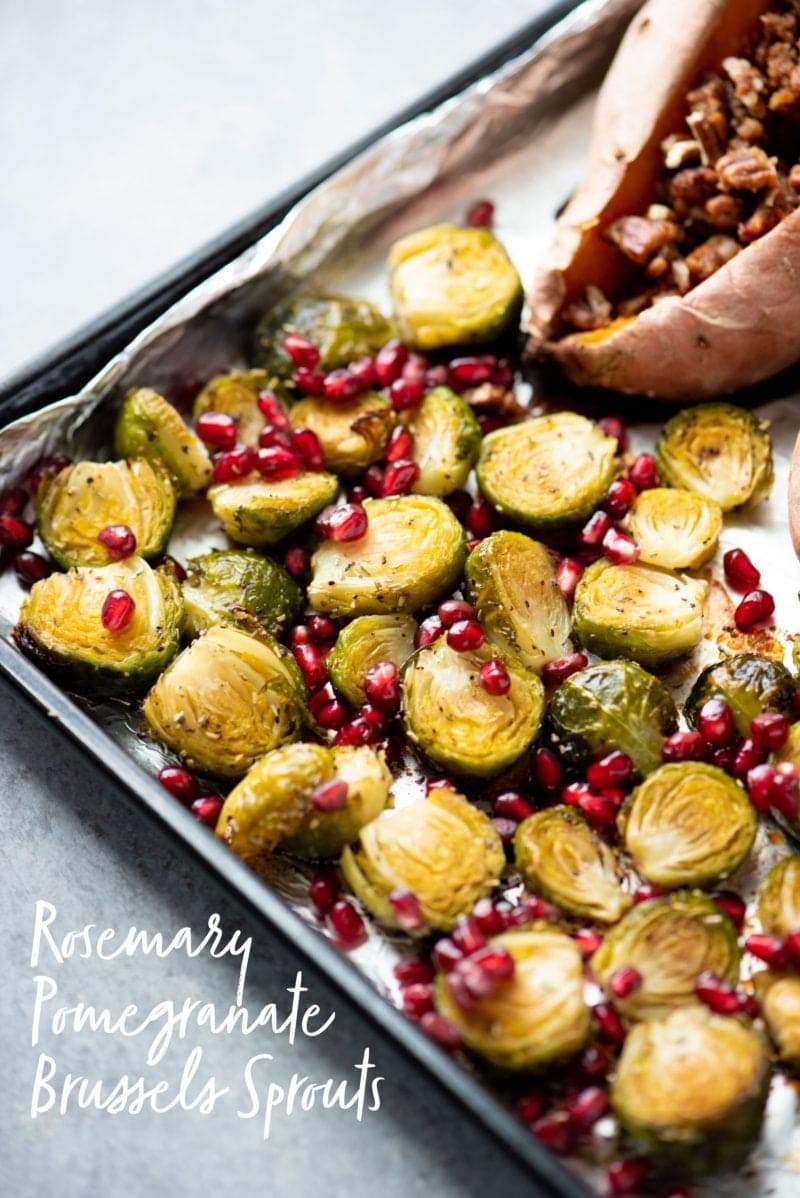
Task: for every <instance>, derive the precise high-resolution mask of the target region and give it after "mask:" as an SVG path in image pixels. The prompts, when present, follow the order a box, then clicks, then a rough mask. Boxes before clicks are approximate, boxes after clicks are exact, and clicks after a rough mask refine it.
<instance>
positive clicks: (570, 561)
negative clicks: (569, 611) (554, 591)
mask: <svg viewBox="0 0 800 1198" xmlns="http://www.w3.org/2000/svg"><path fill="white" fill-rule="evenodd" d="M582 574H583V566H582V565H581V563H580V562H579V561H578V559H577V558H576V557H562V559H561V561H560V562H559V563H558V565H557V566H556V582H557V583H558V586H559V590H560V591H561V594H562V595H563V596H564V598H565V599H566V600H567V601H568V602H569V601H570V600H571V599H572V597H573V596H574V594H575V588H576V587H577V585H578V583H579V582H580V580H581V575H582Z"/></svg>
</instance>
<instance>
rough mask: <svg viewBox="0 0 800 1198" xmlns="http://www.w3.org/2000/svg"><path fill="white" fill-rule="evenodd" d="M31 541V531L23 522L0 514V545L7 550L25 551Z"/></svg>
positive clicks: (5, 513) (5, 514)
mask: <svg viewBox="0 0 800 1198" xmlns="http://www.w3.org/2000/svg"><path fill="white" fill-rule="evenodd" d="M32 540H33V529H32V528H31V526H30V524H26V523H25V521H24V520H18V519H17V517H16V516H9V515H8V513H7V512H3V513H0V545H4V546H5V547H6V548H7V549H15V550H21V549H27V548H28V546H29V545H30V543H31V541H32Z"/></svg>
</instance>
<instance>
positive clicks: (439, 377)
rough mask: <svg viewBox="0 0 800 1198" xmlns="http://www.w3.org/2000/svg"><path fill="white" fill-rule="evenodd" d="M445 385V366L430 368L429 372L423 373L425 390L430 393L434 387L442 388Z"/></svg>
mask: <svg viewBox="0 0 800 1198" xmlns="http://www.w3.org/2000/svg"><path fill="white" fill-rule="evenodd" d="M446 385H447V367H446V366H431V368H430V370H426V371H425V388H426V390H428V391H432V390H433V389H434V387H444V386H446Z"/></svg>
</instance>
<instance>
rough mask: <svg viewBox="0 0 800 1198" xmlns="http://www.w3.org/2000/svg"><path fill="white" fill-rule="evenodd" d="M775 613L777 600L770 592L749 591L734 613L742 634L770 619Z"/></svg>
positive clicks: (735, 621)
mask: <svg viewBox="0 0 800 1198" xmlns="http://www.w3.org/2000/svg"><path fill="white" fill-rule="evenodd" d="M774 611H775V600H774V599H773V598H772V595H770V593H769V591H758V590H756V591H748V593H747V594H746V595H745V597H744V599H742V601H741V603H740V604H739V606H738V607H737V608H736V609H735V611H734V613H733V619H734V623H735V624H736V627H737V628H738V629H739V630H740V631H741V632H746V631H747V629H748V628H753V627H754V626H755V625H756V624H760V623H761V622H762V621H764V620H767V619H769V617H770V616H771V615H772V613H773V612H774Z"/></svg>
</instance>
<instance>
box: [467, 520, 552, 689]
mask: <svg viewBox="0 0 800 1198" xmlns="http://www.w3.org/2000/svg"><path fill="white" fill-rule="evenodd" d="M465 576H466V580H467V591H468V594H469V598H470V600H471V602H472V603H473V604H474V606H475V607H476V608H477V611H478V616H479V618H480V621H481V624H482V625H483V628H484V629H485V631H486V635H487V637H488V639H489V641H490V642H491V643H492V644H493V645H498V646H499V647H500V648H501V649H506V650H508V652H509V653H511V654H512V655H513V656H515V657H517V658H518V659H519V660H520V661H521V662H522V663H523V665H526V666H527V667H528V668H529V669H531V670H535V671H536V672H537V673H538V671H539V670H541V668H542V666H544V665H546V664H547V662H549V661H552V660H553V659H554V658H556V657H563V656H564V654H566V653H569V652H571V649H572V645H571V643H570V639H569V629H570V614H569V608H568V607H567V603H566V600H565V599H564V596H563V595H562V594H561V589H560V588H559V585H558V582H557V581H556V570H555V565H554V563H553V558H552V555H551V554H550V553H549V552H548V550H547V549H545V547H544V545H540V544H539V543H538V541H532V540H531V539H530V537H526V536H523V534H522V533H519V532H508V531H506V530H503V531H501V532H494V533H492V534H491V536H488V537H485V538H484V540H482V541H481V543H480V544H479V545H478V546H477V548H475V549H473V551H472V553H471V554H470V555H469V557H468V558H467V564H466V567H465Z"/></svg>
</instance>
